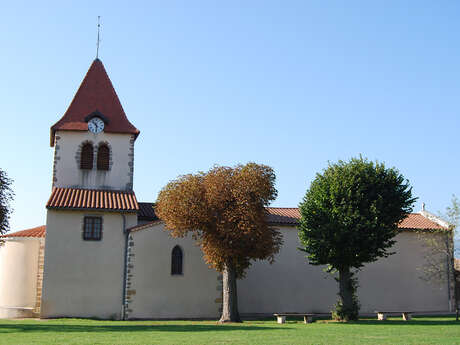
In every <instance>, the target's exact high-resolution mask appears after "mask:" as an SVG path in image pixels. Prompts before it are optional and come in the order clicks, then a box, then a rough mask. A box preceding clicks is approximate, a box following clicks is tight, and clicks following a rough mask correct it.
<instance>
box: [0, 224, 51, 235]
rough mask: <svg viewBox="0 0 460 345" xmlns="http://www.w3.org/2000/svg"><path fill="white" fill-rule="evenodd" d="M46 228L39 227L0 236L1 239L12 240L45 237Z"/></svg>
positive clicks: (43, 226)
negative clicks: (12, 238)
mask: <svg viewBox="0 0 460 345" xmlns="http://www.w3.org/2000/svg"><path fill="white" fill-rule="evenodd" d="M45 233H46V226H45V225H42V226H37V227H36V228H32V229H27V230H21V231H16V232H11V233H8V234H5V235H3V236H0V238H11V237H45Z"/></svg>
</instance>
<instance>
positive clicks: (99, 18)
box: [96, 16, 101, 59]
mask: <svg viewBox="0 0 460 345" xmlns="http://www.w3.org/2000/svg"><path fill="white" fill-rule="evenodd" d="M100 31H101V16H97V43H96V59H98V58H99V43H100V42H101V40H100V38H99V37H100Z"/></svg>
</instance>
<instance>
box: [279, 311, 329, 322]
mask: <svg viewBox="0 0 460 345" xmlns="http://www.w3.org/2000/svg"><path fill="white" fill-rule="evenodd" d="M273 315H274V316H276V320H277V322H278V323H285V322H286V316H297V317H300V316H303V322H304V323H312V322H313V318H314V317H315V316H321V314H314V313H303V314H302V313H277V314H273Z"/></svg>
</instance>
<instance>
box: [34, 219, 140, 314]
mask: <svg viewBox="0 0 460 345" xmlns="http://www.w3.org/2000/svg"><path fill="white" fill-rule="evenodd" d="M85 215H87V216H96V215H99V216H102V217H103V230H102V240H101V241H84V240H83V238H82V231H83V217H84V216H85ZM136 221H137V216H136V215H135V214H126V227H131V226H133V225H135V224H136ZM46 226H47V228H46V242H45V268H44V275H43V294H42V304H41V316H42V317H60V316H72V317H99V318H119V317H120V314H121V304H122V289H123V286H122V282H123V280H122V277H123V265H124V256H123V253H124V235H123V229H122V228H123V220H122V215H121V214H119V213H114V212H91V211H87V212H82V211H56V210H48V212H47V223H46Z"/></svg>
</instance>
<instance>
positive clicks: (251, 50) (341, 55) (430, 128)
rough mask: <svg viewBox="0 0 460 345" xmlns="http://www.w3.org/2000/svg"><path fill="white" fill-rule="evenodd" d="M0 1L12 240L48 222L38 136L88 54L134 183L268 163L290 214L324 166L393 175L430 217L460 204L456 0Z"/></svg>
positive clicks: (148, 187)
mask: <svg viewBox="0 0 460 345" xmlns="http://www.w3.org/2000/svg"><path fill="white" fill-rule="evenodd" d="M70 3H71V2H65V1H56V2H47V1H42V2H30V1H29V2H22V1H8V2H2V4H1V5H0V32H1V35H0V45H1V47H2V49H1V54H0V65H1V66H2V72H1V76H0V104H1V107H2V109H1V129H2V131H1V133H2V134H1V137H0V148H1V149H0V150H1V155H0V157H1V158H0V168H2V169H4V170H6V171H7V173H8V174H9V176H10V177H11V178H13V179H14V190H15V192H16V198H15V201H14V205H13V206H14V209H15V211H14V214H13V216H12V221H11V225H12V230H20V229H23V228H27V227H32V226H36V225H41V224H45V221H46V219H45V216H46V210H45V203H46V201H47V199H48V197H49V194H50V190H51V173H52V157H53V150H52V148H50V147H49V128H50V126H51V125H52V124H53V123H54V122H56V121H57V120H58V119H59V118H60V117H61V116H62V115H63V113H64V112H65V110H66V109H67V107H68V105H69V103H70V101H71V100H72V98H73V96H74V94H75V92H76V91H77V88H78V86H79V85H80V82H81V80H82V78H83V76H84V75H85V73H86V71H87V69H88V68H89V66H90V64H91V62H92V60H93V59H94V57H95V51H96V45H95V42H96V18H97V16H98V15H101V16H102V43H101V49H100V57H101V60H102V61H103V63H104V65H105V67H106V69H107V71H108V73H109V76H110V77H111V79H112V82H113V84H114V86H115V89H116V91H117V93H118V95H119V97H120V100H121V102H122V105H123V107H124V109H125V112H126V114H127V115H128V117H129V119H130V120H131V122H132V123H133V124H134V125H135V126H136V127H137V128H139V129H140V131H141V135H140V136H139V138H138V140H137V142H136V149H135V154H136V158H135V179H134V188H135V191H136V194H137V197H138V199H139V200H140V201H154V200H155V199H156V196H157V193H158V192H159V190H160V189H161V187H162V186H163V185H165V184H166V183H167V182H168V181H169V180H171V179H173V178H175V177H177V176H178V175H180V174H185V173H190V172H197V171H199V170H207V169H209V168H210V167H211V166H212V165H214V164H220V165H234V164H236V163H246V162H248V161H255V162H258V163H265V164H268V165H270V166H272V167H273V168H274V169H275V171H276V174H277V188H278V191H279V197H278V199H277V200H276V201H275V202H274V204H273V205H274V206H286V207H288V206H290V207H295V206H297V205H298V203H299V201H300V200H301V198H302V197H303V195H304V193H305V190H306V189H307V187H308V186H309V184H310V183H311V181H312V179H313V178H314V176H315V173H316V172H319V171H321V170H322V169H323V168H324V167H326V166H327V162H328V161H336V160H338V159H348V158H350V157H352V156H357V155H359V154H363V155H364V156H366V157H368V158H370V159H373V160H374V159H378V160H379V161H383V162H385V163H386V164H387V165H388V166H395V167H397V168H398V169H399V170H400V171H401V172H402V173H403V174H404V175H405V176H406V177H407V178H408V179H409V180H410V182H411V184H412V185H413V188H414V189H413V190H414V193H415V195H416V196H418V197H419V198H420V199H419V201H418V202H417V204H416V205H415V210H416V211H418V210H419V209H420V204H421V202H422V201H424V202H425V203H426V204H427V208H428V209H429V210H431V211H434V212H437V211H439V210H444V209H445V207H446V206H447V205H448V203H449V201H450V198H451V195H452V194H453V193H454V194H456V195H457V196H460V180H459V168H460V154H459V139H458V138H459V133H460V131H459V130H460V120H459V109H460V69H459V64H460V20H459V17H460V2H458V1H415V0H414V1H348V2H345V1H250V2H248V1H227V2H223V1H193V2H192V1H148V2H147V1H146V2H136V1H129V2H128V1H123V2H115V1H79V2H73V5H71V4H70Z"/></svg>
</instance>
